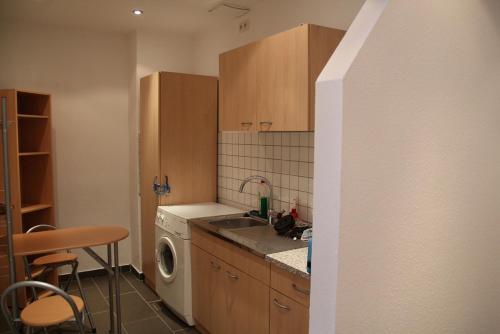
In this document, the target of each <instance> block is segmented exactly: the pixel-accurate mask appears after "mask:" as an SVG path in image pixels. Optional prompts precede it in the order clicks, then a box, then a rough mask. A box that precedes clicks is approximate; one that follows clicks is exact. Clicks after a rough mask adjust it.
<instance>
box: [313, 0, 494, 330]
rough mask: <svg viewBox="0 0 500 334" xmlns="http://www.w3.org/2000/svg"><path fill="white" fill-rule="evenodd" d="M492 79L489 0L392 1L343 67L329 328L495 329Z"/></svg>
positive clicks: (490, 0) (491, 29) (492, 46)
mask: <svg viewBox="0 0 500 334" xmlns="http://www.w3.org/2000/svg"><path fill="white" fill-rule="evenodd" d="M499 83H500V3H499V2H498V1H496V0H470V1H454V0H443V1H432V0H421V1H405V0H394V1H390V2H389V4H388V6H387V8H386V10H385V12H384V13H383V15H382V17H381V19H380V21H379V23H378V25H377V26H376V27H375V30H374V31H373V32H372V34H371V35H370V37H369V39H368V41H367V43H366V44H365V45H364V47H363V48H362V50H361V52H360V54H359V56H358V57H357V59H356V61H355V62H354V64H353V66H352V67H351V69H350V71H349V72H348V74H347V77H346V79H345V81H344V96H343V99H344V110H343V136H342V142H343V144H342V152H343V153H342V181H341V183H342V188H341V220H340V248H339V283H338V298H337V316H336V318H337V333H359V334H361V333H374V334H376V333H408V334H410V333H440V334H447V333H450V334H459V333H463V334H465V333H485V334H490V333H499V332H500V317H499V316H498V310H499V306H500V262H499V260H498V254H500V242H499V240H500V224H499V221H500V206H499V205H498V204H499V198H500V155H499V154H498V143H499V142H500V128H499V126H500V113H499V106H500V94H499ZM313 263H314V262H313ZM321 265H327V263H322V264H321ZM313 275H314V269H313ZM313 290H314V287H313Z"/></svg>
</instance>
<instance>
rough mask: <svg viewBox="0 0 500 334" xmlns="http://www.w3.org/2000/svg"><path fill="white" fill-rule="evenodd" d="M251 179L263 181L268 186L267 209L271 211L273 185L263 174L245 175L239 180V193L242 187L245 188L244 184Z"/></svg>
mask: <svg viewBox="0 0 500 334" xmlns="http://www.w3.org/2000/svg"><path fill="white" fill-rule="evenodd" d="M252 180H259V181H261V182H263V183H265V184H266V185H267V186H268V187H269V210H270V211H271V210H272V209H273V186H272V184H271V181H269V180H268V179H267V178H265V177H264V176H260V175H252V176H249V177H247V178H246V179H244V180H243V181H241V184H240V193H242V192H243V188H245V185H246V184H247V183H248V182H250V181H252Z"/></svg>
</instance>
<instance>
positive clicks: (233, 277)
mask: <svg viewBox="0 0 500 334" xmlns="http://www.w3.org/2000/svg"><path fill="white" fill-rule="evenodd" d="M226 275H227V277H229V278H232V279H234V280H237V279H239V277H238V275H234V274H231V273H230V272H229V271H226Z"/></svg>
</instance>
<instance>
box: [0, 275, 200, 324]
mask: <svg viewBox="0 0 500 334" xmlns="http://www.w3.org/2000/svg"><path fill="white" fill-rule="evenodd" d="M82 286H83V289H84V292H85V295H86V296H87V299H88V302H89V306H90V309H91V311H92V315H93V318H94V321H95V323H96V327H97V333H99V334H101V333H102V334H107V333H109V332H108V330H109V311H108V310H109V306H108V305H109V304H108V303H109V300H108V280H107V276H97V277H91V278H85V279H82ZM120 289H121V290H120V297H121V305H122V321H123V333H124V334H173V333H175V334H181V333H182V334H187V333H190V334H199V332H198V331H196V330H195V329H194V328H190V327H188V326H187V324H185V323H184V322H183V321H182V320H180V319H179V318H178V317H176V316H175V315H174V314H173V313H172V312H170V311H169V310H168V309H167V308H166V307H165V306H164V305H163V303H161V301H160V299H159V297H158V296H157V295H156V294H155V293H154V292H153V291H152V290H151V289H149V288H148V287H147V286H146V285H145V284H144V283H143V282H142V281H140V280H138V279H137V278H136V277H135V275H134V274H132V273H130V272H125V273H123V275H122V279H121V281H120ZM77 290H78V289H77V286H76V284H71V287H70V291H71V293H72V294H78V291H77ZM0 320H1V321H0V334H4V333H10V332H9V331H8V327H7V325H6V324H5V321H3V317H1V319H0ZM86 324H88V321H86ZM65 327H66V328H67V326H65ZM51 333H61V334H66V333H75V332H74V331H70V330H65V328H59V329H57V328H55V329H53V330H51Z"/></svg>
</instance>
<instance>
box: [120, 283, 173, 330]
mask: <svg viewBox="0 0 500 334" xmlns="http://www.w3.org/2000/svg"><path fill="white" fill-rule="evenodd" d="M123 278H124V279H125V280H126V281H127V283H128V284H130V285H131V286H132V289H134V290H135V291H136V292H137V294H138V295H139V298H141V299H142V300H143V301H144V302H145V303H146V304H147V305H148V306H149V308H150V309H151V310H153V312H154V313H155V314H156V316H157V317H158V318H159V319H160V321H161V322H163V323H164V324H165V326H167V328H168V329H169V330H170V331H171V332H174V333H175V330H173V329H172V328H170V326H169V325H168V323H167V322H166V321H165V320H163V318H162V317H161V316H160V314H159V313H158V311H157V310H156V309H155V308H154V307H153V306H152V305H151V304H152V303H154V301H153V302H151V304H150V303H149V302H148V301H147V300H146V299H145V298H144V297H143V296H142V295H141V293H140V292H139V291H138V290H137V289H136V288H135V286H134V285H133V284H132V283H130V281H129V280H128V278H127V277H125V275H123ZM160 301H161V300H160Z"/></svg>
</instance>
